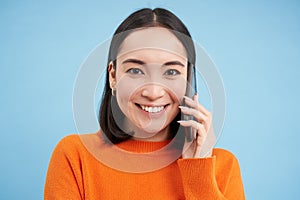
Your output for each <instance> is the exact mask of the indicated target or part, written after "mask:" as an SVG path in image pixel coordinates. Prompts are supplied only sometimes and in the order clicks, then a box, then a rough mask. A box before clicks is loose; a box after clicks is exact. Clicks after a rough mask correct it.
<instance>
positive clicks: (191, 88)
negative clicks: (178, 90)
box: [182, 64, 197, 142]
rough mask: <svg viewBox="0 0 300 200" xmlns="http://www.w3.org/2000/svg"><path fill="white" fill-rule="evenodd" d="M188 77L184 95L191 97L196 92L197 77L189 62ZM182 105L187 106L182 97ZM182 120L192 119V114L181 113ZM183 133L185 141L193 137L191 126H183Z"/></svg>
mask: <svg viewBox="0 0 300 200" xmlns="http://www.w3.org/2000/svg"><path fill="white" fill-rule="evenodd" d="M188 77H189V80H188V82H187V88H186V94H185V95H186V96H187V97H190V98H193V96H194V95H195V94H197V79H196V70H195V65H193V64H190V67H189V70H188ZM182 104H183V106H187V105H186V103H185V100H184V99H183V102H182ZM182 118H183V120H192V119H193V116H191V115H186V114H183V115H182ZM185 135H186V140H187V142H191V141H192V140H193V139H194V138H193V128H192V127H185Z"/></svg>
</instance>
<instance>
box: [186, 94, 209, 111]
mask: <svg viewBox="0 0 300 200" xmlns="http://www.w3.org/2000/svg"><path fill="white" fill-rule="evenodd" d="M184 99H185V103H186V105H188V106H189V107H192V108H195V109H197V110H199V111H201V112H203V113H204V114H205V115H210V112H209V111H208V110H206V108H204V106H202V105H201V104H200V103H199V102H198V101H194V100H193V99H191V98H189V97H187V96H184Z"/></svg>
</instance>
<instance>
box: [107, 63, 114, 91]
mask: <svg viewBox="0 0 300 200" xmlns="http://www.w3.org/2000/svg"><path fill="white" fill-rule="evenodd" d="M107 70H108V74H109V85H110V88H111V89H114V88H115V87H116V70H115V66H114V64H113V62H112V61H110V62H109V64H108V69H107Z"/></svg>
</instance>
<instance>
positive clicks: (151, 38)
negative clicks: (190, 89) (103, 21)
mask: <svg viewBox="0 0 300 200" xmlns="http://www.w3.org/2000/svg"><path fill="white" fill-rule="evenodd" d="M116 65H117V66H116V70H114V69H113V67H112V63H111V64H110V67H109V74H110V84H111V87H112V88H115V90H116V98H117V102H118V105H119V107H120V109H121V110H122V112H123V113H124V114H125V116H126V117H127V119H129V120H127V125H128V126H129V129H130V130H133V131H134V134H135V135H134V136H135V137H138V138H148V137H152V136H154V135H157V134H163V133H164V134H166V133H167V132H168V127H169V125H170V123H171V122H172V120H173V119H174V118H175V117H176V115H177V114H178V112H179V108H178V106H179V104H180V102H181V99H182V97H183V96H184V94H185V90H186V82H187V55H186V51H185V48H184V46H183V45H182V43H181V42H180V41H179V40H178V39H177V37H176V36H175V35H174V34H173V33H172V32H170V31H169V30H168V29H165V28H161V27H150V28H144V29H139V30H137V31H134V32H132V33H130V34H129V35H128V36H127V37H126V38H125V40H124V41H123V43H122V45H121V46H120V49H119V53H118V56H117V60H116ZM127 128H128V127H127Z"/></svg>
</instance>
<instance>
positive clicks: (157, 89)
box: [142, 84, 165, 100]
mask: <svg viewBox="0 0 300 200" xmlns="http://www.w3.org/2000/svg"><path fill="white" fill-rule="evenodd" d="M164 95H165V90H164V88H163V87H162V86H160V85H155V84H150V85H147V86H145V87H144V88H143V90H142V96H143V97H147V98H149V99H150V100H155V99H158V98H160V97H162V96H164Z"/></svg>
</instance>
